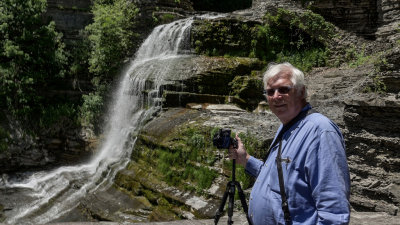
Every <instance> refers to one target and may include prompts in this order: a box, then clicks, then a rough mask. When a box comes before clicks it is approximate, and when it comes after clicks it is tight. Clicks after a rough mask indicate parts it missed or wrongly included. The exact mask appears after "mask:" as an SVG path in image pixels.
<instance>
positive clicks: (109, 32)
mask: <svg viewBox="0 0 400 225" xmlns="http://www.w3.org/2000/svg"><path fill="white" fill-rule="evenodd" d="M92 12H93V16H94V17H93V20H94V22H93V23H92V24H90V25H88V26H87V27H86V28H85V30H86V32H87V34H88V38H89V41H90V47H91V53H90V57H89V65H90V67H89V70H90V72H92V73H94V74H96V75H102V76H105V77H106V78H107V76H108V78H112V77H113V76H114V75H115V72H116V71H117V70H118V68H119V67H120V66H121V65H122V62H123V60H124V59H125V57H126V56H128V55H129V54H130V53H131V52H130V51H131V50H132V49H133V47H134V44H135V38H136V37H137V34H136V33H134V32H133V31H132V30H133V28H134V27H135V18H136V16H137V14H138V8H137V7H136V6H135V5H134V3H133V2H131V1H126V0H114V1H112V0H109V1H96V2H95V4H94V6H93V10H92Z"/></svg>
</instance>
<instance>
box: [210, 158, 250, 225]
mask: <svg viewBox="0 0 400 225" xmlns="http://www.w3.org/2000/svg"><path fill="white" fill-rule="evenodd" d="M235 170H236V160H235V159H233V163H232V180H231V181H229V182H228V184H227V186H226V191H225V193H224V195H223V197H222V202H221V204H220V206H219V209H218V211H217V212H216V213H215V216H214V223H215V225H217V224H218V221H219V218H220V217H221V215H222V212H223V211H224V206H225V203H226V200H227V198H228V197H229V203H228V225H232V224H233V221H232V216H233V205H234V199H235V190H236V189H235V188H236V187H237V189H238V194H239V198H240V202H241V203H242V207H243V210H244V213H245V214H246V218H247V221H248V223H249V225H253V223H252V222H251V219H250V218H249V215H248V208H247V203H246V197H245V195H244V193H243V190H242V187H241V186H240V183H239V182H237V181H236V180H235Z"/></svg>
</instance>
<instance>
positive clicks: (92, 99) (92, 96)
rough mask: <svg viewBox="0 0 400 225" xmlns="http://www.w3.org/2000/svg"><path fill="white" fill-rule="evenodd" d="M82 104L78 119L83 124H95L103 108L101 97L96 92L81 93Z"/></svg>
mask: <svg viewBox="0 0 400 225" xmlns="http://www.w3.org/2000/svg"><path fill="white" fill-rule="evenodd" d="M82 98H83V104H82V106H81V107H80V121H81V124H82V125H83V126H90V125H93V124H97V123H98V121H99V115H101V113H102V110H103V104H104V102H103V97H102V96H101V95H99V94H97V93H89V94H87V95H83V96H82Z"/></svg>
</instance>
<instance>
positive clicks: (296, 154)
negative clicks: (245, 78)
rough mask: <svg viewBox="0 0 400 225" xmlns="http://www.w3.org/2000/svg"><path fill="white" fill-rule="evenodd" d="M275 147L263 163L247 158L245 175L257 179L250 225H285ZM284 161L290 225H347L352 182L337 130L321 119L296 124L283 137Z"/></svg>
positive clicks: (315, 116) (312, 117) (311, 117)
mask: <svg viewBox="0 0 400 225" xmlns="http://www.w3.org/2000/svg"><path fill="white" fill-rule="evenodd" d="M309 108H311V106H310V105H307V106H306V107H305V108H303V110H307V109H309ZM281 129H282V125H281V126H280V127H279V129H278V132H277V133H279V131H280V130H281ZM275 138H276V137H275ZM278 145H279V143H278V144H277V145H276V146H275V147H273V148H272V149H271V152H270V154H269V157H268V159H267V160H266V162H265V163H264V162H263V161H261V160H258V159H256V158H254V157H250V159H249V160H248V162H247V164H246V171H247V172H248V173H249V174H251V175H252V176H254V177H257V179H256V182H255V184H254V186H253V188H252V191H251V195H250V202H249V216H250V218H251V219H252V222H253V224H254V225H261V224H263V225H264V224H265V225H272V224H285V222H284V217H283V210H282V206H281V204H282V200H281V195H280V189H279V179H278V171H277V167H276V163H275V158H276V155H277V149H278ZM282 159H288V160H283V161H282V170H283V177H284V184H285V192H286V195H287V197H288V203H289V211H290V215H291V218H292V222H293V225H295V224H302V225H305V224H348V223H349V219H350V206H349V194H350V176H349V170H348V165H347V160H346V153H345V144H344V140H343V136H342V134H341V132H340V130H339V128H338V127H337V126H336V124H334V123H333V122H332V121H331V120H329V119H328V118H327V117H325V116H323V115H322V114H320V113H312V114H310V115H308V116H307V117H306V118H304V119H303V120H300V121H298V122H297V123H295V124H294V125H293V126H292V127H291V128H290V129H289V130H287V131H286V132H285V133H284V135H283V137H282Z"/></svg>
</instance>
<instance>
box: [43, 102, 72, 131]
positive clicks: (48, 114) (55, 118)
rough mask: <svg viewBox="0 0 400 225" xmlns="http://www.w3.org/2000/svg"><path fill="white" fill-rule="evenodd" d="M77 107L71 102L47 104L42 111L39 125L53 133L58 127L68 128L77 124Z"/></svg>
mask: <svg viewBox="0 0 400 225" xmlns="http://www.w3.org/2000/svg"><path fill="white" fill-rule="evenodd" d="M76 108H77V107H76V106H75V105H74V104H71V103H59V104H56V105H49V106H47V107H46V108H44V109H43V111H42V115H43V116H42V117H41V118H40V120H39V126H40V127H41V128H42V129H48V130H47V132H53V133H55V132H56V130H58V129H65V130H67V129H69V128H71V127H76V126H77V125H78V118H77V109H76Z"/></svg>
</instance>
